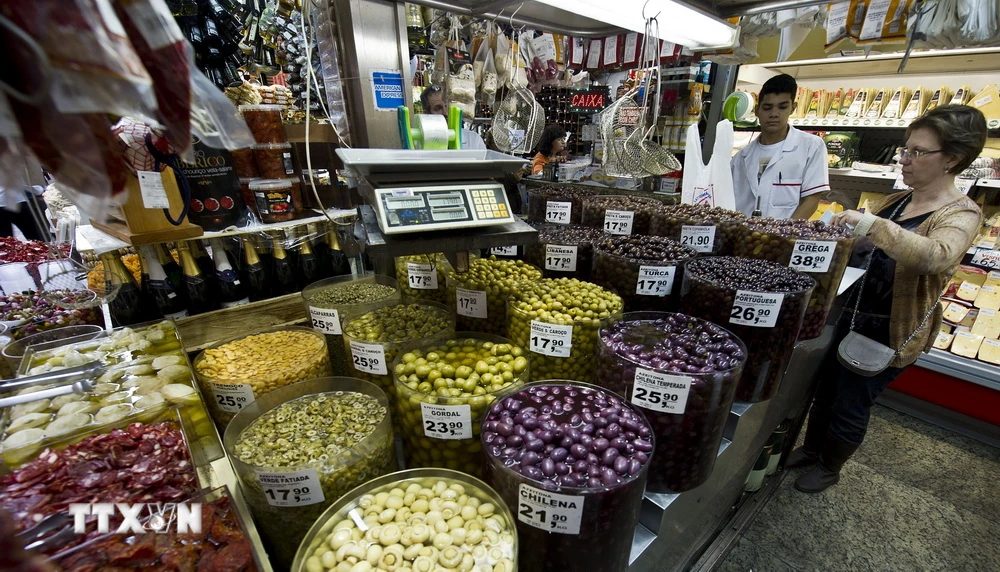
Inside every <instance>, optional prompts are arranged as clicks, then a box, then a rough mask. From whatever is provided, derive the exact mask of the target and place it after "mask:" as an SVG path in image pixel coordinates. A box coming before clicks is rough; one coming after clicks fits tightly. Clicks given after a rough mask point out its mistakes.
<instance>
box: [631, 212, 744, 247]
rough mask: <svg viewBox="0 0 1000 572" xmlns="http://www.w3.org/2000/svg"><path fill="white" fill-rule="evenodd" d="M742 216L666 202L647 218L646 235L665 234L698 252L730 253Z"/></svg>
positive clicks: (741, 225)
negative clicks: (647, 228) (647, 229)
mask: <svg viewBox="0 0 1000 572" xmlns="http://www.w3.org/2000/svg"><path fill="white" fill-rule="evenodd" d="M744 221H746V215H744V214H743V213H741V212H739V211H731V210H727V209H723V208H719V207H709V206H706V205H687V204H685V205H670V206H665V207H662V208H660V209H658V210H657V211H656V212H654V213H653V217H652V218H651V219H650V221H649V234H651V235H653V236H665V237H667V238H670V239H673V240H676V241H677V242H680V243H681V244H683V245H684V246H688V247H691V248H693V249H695V250H697V251H698V252H699V253H702V254H714V255H717V256H725V255H729V254H732V252H733V246H734V244H735V243H736V240H737V238H739V237H741V236H742V235H743V234H742V228H743V223H744Z"/></svg>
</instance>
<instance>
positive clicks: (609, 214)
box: [580, 195, 663, 235]
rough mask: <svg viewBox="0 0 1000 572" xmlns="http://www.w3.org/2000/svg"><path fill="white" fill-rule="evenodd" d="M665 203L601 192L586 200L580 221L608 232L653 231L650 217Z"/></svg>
mask: <svg viewBox="0 0 1000 572" xmlns="http://www.w3.org/2000/svg"><path fill="white" fill-rule="evenodd" d="M661 208H663V203H661V202H660V201H658V200H656V199H650V198H646V197H629V196H624V195H598V196H594V197H588V198H586V199H584V201H583V216H582V217H581V218H580V224H582V225H584V226H592V227H594V228H600V229H603V230H604V232H606V233H608V234H617V235H632V234H649V219H650V217H651V216H652V215H653V213H654V212H655V211H657V210H658V209H661Z"/></svg>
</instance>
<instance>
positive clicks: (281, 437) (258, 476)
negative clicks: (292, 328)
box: [223, 377, 397, 569]
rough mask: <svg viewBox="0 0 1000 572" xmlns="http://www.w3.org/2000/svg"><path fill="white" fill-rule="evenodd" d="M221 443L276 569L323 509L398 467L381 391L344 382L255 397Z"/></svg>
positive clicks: (331, 380) (307, 384)
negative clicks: (358, 487) (354, 489)
mask: <svg viewBox="0 0 1000 572" xmlns="http://www.w3.org/2000/svg"><path fill="white" fill-rule="evenodd" d="M223 442H224V443H225V447H226V452H227V453H229V458H230V460H231V461H232V464H233V468H234V470H235V471H236V475H237V477H238V478H239V480H240V485H241V487H240V488H241V489H242V490H243V494H244V495H246V499H247V504H248V505H249V506H250V507H251V510H252V511H253V513H254V517H255V518H256V521H257V524H258V526H259V527H260V530H261V532H262V536H263V538H264V541H265V543H266V545H267V548H268V553H269V554H270V555H271V556H272V558H274V559H275V564H276V567H277V568H279V569H287V568H288V566H289V565H290V564H291V562H292V559H293V558H294V556H295V549H296V547H297V546H298V545H299V543H300V542H301V541H302V539H303V537H305V535H306V532H307V531H308V530H309V527H310V526H312V523H313V522H315V521H316V519H317V518H318V517H319V516H320V514H322V513H323V511H324V510H325V509H326V508H327V507H328V506H330V505H331V504H333V503H334V501H336V500H337V499H338V498H340V497H342V496H343V495H344V494H346V493H347V492H348V491H350V490H351V489H353V488H354V487H357V486H358V485H360V484H362V483H365V482H368V481H370V480H371V479H374V478H377V477H380V476H382V475H385V474H388V473H391V472H393V471H395V470H396V469H397V465H396V455H395V447H394V440H393V434H392V423H391V421H390V415H389V402H388V399H387V398H386V395H385V393H384V392H383V391H382V390H381V389H379V388H378V387H376V386H375V385H373V384H371V383H369V382H366V381H362V380H360V379H353V378H349V377H323V378H319V379H311V380H308V381H302V382H299V383H295V384H292V385H289V386H286V387H282V388H281V389H277V390H275V391H272V392H271V393H268V394H267V395H264V396H261V397H260V398H259V399H257V400H256V401H254V402H253V403H251V404H250V405H248V406H246V407H244V408H243V409H242V410H241V411H240V412H239V413H238V414H237V415H236V417H234V418H233V420H232V422H230V423H229V426H228V427H227V428H226V432H225V435H224V437H223Z"/></svg>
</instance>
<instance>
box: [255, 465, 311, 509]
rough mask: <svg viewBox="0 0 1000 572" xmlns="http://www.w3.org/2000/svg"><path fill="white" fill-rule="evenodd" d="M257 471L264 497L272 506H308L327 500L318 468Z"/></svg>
mask: <svg viewBox="0 0 1000 572" xmlns="http://www.w3.org/2000/svg"><path fill="white" fill-rule="evenodd" d="M256 473H257V480H259V481H260V486H261V488H262V489H264V498H265V499H267V504H269V505H271V506H281V507H289V506H307V505H311V504H316V503H321V502H323V501H324V500H326V498H325V497H324V496H323V487H322V486H321V485H320V482H319V474H317V473H316V469H303V470H301V471H292V472H290V473H267V472H264V471H256Z"/></svg>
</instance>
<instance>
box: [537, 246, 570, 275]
mask: <svg viewBox="0 0 1000 572" xmlns="http://www.w3.org/2000/svg"><path fill="white" fill-rule="evenodd" d="M576 248H577V247H575V246H565V245H562V244H546V245H545V269H546V270H555V271H556V272H576Z"/></svg>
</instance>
